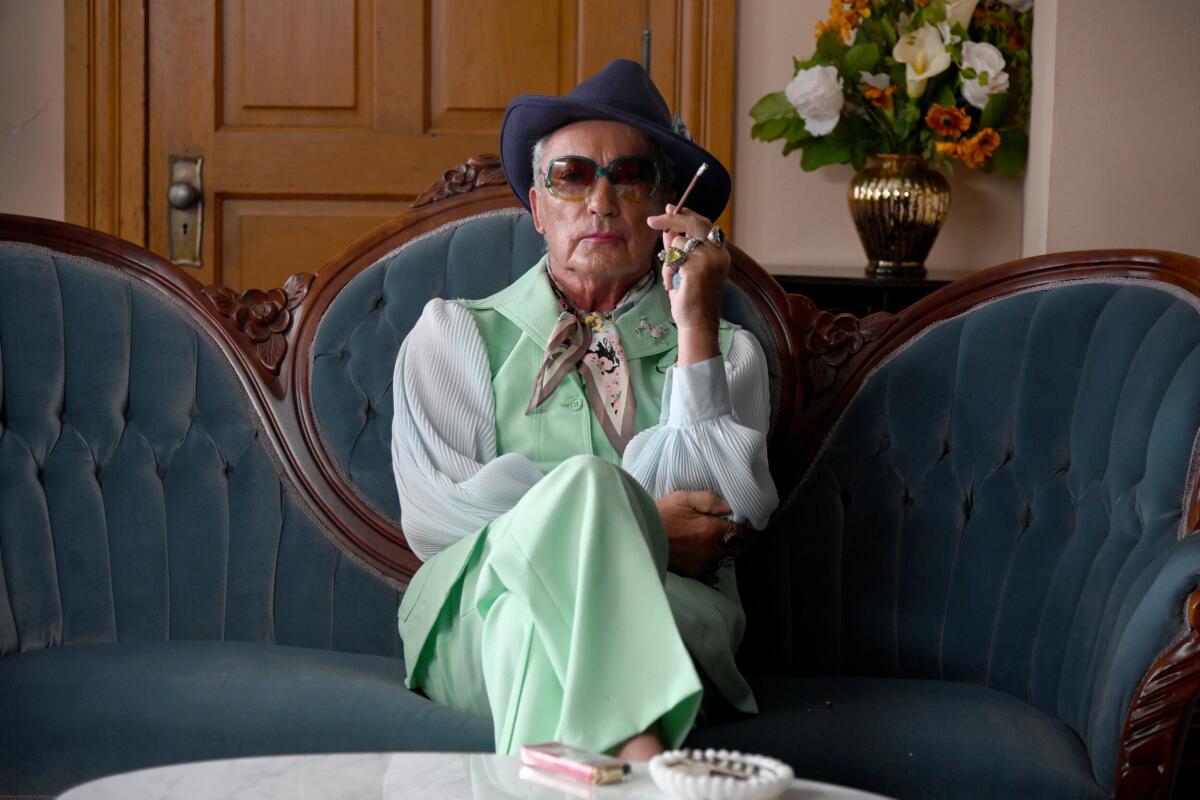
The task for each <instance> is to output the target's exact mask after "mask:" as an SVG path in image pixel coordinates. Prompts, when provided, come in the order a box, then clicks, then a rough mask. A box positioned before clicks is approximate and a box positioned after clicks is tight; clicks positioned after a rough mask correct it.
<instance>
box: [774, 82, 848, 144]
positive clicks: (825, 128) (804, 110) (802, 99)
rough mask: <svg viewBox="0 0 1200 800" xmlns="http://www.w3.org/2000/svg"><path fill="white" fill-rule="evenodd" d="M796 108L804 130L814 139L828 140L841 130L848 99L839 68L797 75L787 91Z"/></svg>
mask: <svg viewBox="0 0 1200 800" xmlns="http://www.w3.org/2000/svg"><path fill="white" fill-rule="evenodd" d="M783 93H784V94H785V95H787V99H788V102H789V103H791V104H792V105H793V106H795V107H796V111H797V112H798V113H799V114H800V118H801V119H803V120H804V127H805V128H807V129H808V132H809V133H811V134H812V135H813V136H824V135H825V134H827V133H829V132H830V131H832V130H833V129H834V128H836V127H837V124H838V119H839V118H840V117H841V114H842V105H843V104H844V103H845V102H846V98H845V97H844V96H843V95H842V79H841V78H839V77H838V71H837V67H808V68H807V69H802V70H800V71H799V72H797V73H796V77H794V78H792V81H791V83H789V84H788V85H787V88H785V89H784V90H783Z"/></svg>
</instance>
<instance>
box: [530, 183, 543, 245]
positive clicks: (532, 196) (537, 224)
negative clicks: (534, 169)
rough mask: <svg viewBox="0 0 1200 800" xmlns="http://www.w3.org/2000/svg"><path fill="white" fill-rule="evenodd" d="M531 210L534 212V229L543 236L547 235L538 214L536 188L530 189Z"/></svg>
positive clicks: (531, 187)
mask: <svg viewBox="0 0 1200 800" xmlns="http://www.w3.org/2000/svg"><path fill="white" fill-rule="evenodd" d="M529 210H530V211H531V212H533V228H534V230H536V231H537V232H538V233H540V234H542V235H543V236H545V235H546V231H545V229H544V228H543V227H542V220H541V217H540V215H539V214H538V192H537V187H536V186H530V187H529Z"/></svg>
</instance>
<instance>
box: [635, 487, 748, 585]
mask: <svg viewBox="0 0 1200 800" xmlns="http://www.w3.org/2000/svg"><path fill="white" fill-rule="evenodd" d="M656 505H657V506H658V513H659V516H661V517H662V521H663V527H665V528H666V529H667V545H668V547H669V548H670V553H669V555H668V557H667V569H669V570H670V571H671V572H674V573H676V574H678V575H683V576H686V577H688V578H702V577H704V576H706V575H710V574H711V573H712V572H713V571H714V570H716V568H717V563H718V562H719V561H720V560H721V559H723V558H726V557H728V556H736V555H737V554H738V552H739V551H740V550H741V543H740V541H739V540H740V539H741V535H742V533H743V529H742V526H740V525H735V524H734V523H732V522H730V521H729V520H727V519H725V518H724V516H722V515H724V514H729V513H732V511H733V509H731V508H730V507H729V503H727V502H725V501H724V500H722V499H721V497H720V496H718V495H716V494H713V493H712V492H686V491H678V492H672V493H671V494H669V495H667V496H666V497H662V498H660V499H659V500H658V502H657V503H656ZM731 531H732V533H733V536H732V540H731V541H730V542H729V543H728V544H723V543H722V539H724V538H727V537H728V534H730V532H731Z"/></svg>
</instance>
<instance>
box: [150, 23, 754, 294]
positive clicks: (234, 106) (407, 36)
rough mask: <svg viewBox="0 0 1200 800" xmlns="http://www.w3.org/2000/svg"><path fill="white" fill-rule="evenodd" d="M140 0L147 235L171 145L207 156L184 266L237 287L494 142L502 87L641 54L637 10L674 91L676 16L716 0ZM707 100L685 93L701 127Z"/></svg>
mask: <svg viewBox="0 0 1200 800" xmlns="http://www.w3.org/2000/svg"><path fill="white" fill-rule="evenodd" d="M724 1H725V2H726V3H727V4H728V5H730V7H732V0H724ZM147 2H148V7H147V16H148V20H147V28H146V30H147V32H148V33H147V36H148V45H147V50H148V53H149V70H148V75H149V92H148V109H149V113H148V116H149V119H148V126H147V128H148V134H147V139H148V142H147V184H148V200H147V207H148V217H149V223H150V224H149V246H150V247H151V249H153V250H155V251H157V252H160V253H162V254H164V255H167V254H168V243H167V211H168V207H167V202H166V193H167V186H168V184H169V182H170V177H169V171H168V164H169V158H170V156H172V155H177V156H203V158H204V166H203V170H202V179H203V197H204V213H203V216H204V223H203V242H202V245H201V266H200V267H198V268H196V276H197V277H198V278H199V279H200V280H201V281H202V282H204V283H224V284H226V285H228V286H230V287H231V288H234V289H245V288H250V287H257V288H268V287H272V286H279V285H282V283H283V281H284V279H285V278H286V277H287V276H288V275H290V274H292V273H294V272H300V271H315V270H316V269H317V268H318V267H320V265H321V264H322V263H323V262H324V261H325V260H326V259H327V258H329V257H330V256H332V255H333V254H335V253H336V252H338V251H339V250H341V249H342V248H344V247H345V246H346V245H348V244H349V243H350V242H351V241H353V240H354V239H355V238H357V237H358V236H359V235H361V234H362V233H365V232H366V231H368V230H370V229H371V228H373V227H375V226H376V225H377V224H379V223H381V222H383V221H385V220H386V219H388V218H389V217H391V216H393V215H395V214H397V213H399V212H400V211H401V210H402V209H404V208H405V207H406V206H407V204H408V203H409V202H411V200H412V199H413V198H415V197H416V196H417V195H418V194H419V193H420V192H421V191H423V190H424V189H425V188H426V187H427V186H428V185H429V184H430V183H431V182H432V181H434V180H435V179H436V178H437V177H438V176H439V175H440V174H441V173H442V172H443V171H444V170H446V169H449V168H450V167H452V166H454V165H455V164H457V163H459V162H460V161H462V159H463V158H465V157H466V156H469V155H473V154H476V153H495V152H497V151H498V149H499V141H498V138H499V126H500V122H501V119H502V117H503V114H504V108H505V106H506V104H507V103H508V101H509V99H510V98H512V96H513V95H515V94H519V93H522V92H536V93H542V94H560V93H563V92H566V91H568V90H569V89H570V88H571V87H572V86H574V85H575V84H576V83H577V82H578V81H579V80H581V79H582V78H585V77H587V76H588V75H590V74H592V73H593V72H595V70H597V69H599V68H600V67H601V66H603V65H604V64H605V63H607V62H608V61H609V60H610V59H612V58H615V57H618V56H621V57H626V58H633V59H638V60H640V59H641V56H642V30H643V28H644V27H645V25H646V24H647V20H649V24H650V25H651V26H652V27H653V29H654V31H655V35H654V41H653V53H652V70H651V71H652V73H653V74H654V76H655V80H656V82H657V83H658V85H659V87H660V89H662V91H663V93H664V95H666V97H667V99H668V102H669V103H670V104H671V105H672V107H673V108H676V107H679V102H678V97H679V88H678V84H679V81H678V80H677V79H676V76H677V75H678V74H679V69H680V67H679V64H678V62H679V61H680V60H681V58H682V57H683V56H684V55H686V53H687V52H690V51H689V50H687V48H685V47H681V46H680V45H681V42H680V40H679V35H680V34H679V31H680V30H682V29H683V28H682V26H681V24H679V21H680V20H682V19H684V18H685V17H686V18H688V19H691V18H693V17H695V16H696V14H695V8H696V6H697V3H699V5H700V6H703V7H707V6H708V5H712V4H713V3H717V4H720V2H721V0H707V2H705V1H704V0H607V2H603V1H602V0H525V1H524V2H522V3H520V4H515V3H510V2H501V1H500V0H192V2H187V3H180V2H176V0H147ZM693 27H694V26H693ZM700 27H701V30H700V34H701V35H706V34H705V33H704V31H705V29H703V26H700ZM725 33H726V34H727V35H728V36H730V37H732V35H733V34H732V27H731V26H730V30H728V31H726V32H725ZM693 35H695V34H693ZM683 44H687V45H688V47H691V48H692V49H695V48H696V47H699V46H701V44H703V42H701V43H700V44H697V43H695V42H692V43H690V44H689V43H688V42H686V41H685V42H683ZM693 60H694V59H693ZM699 79H700V76H697V80H696V81H693V83H692V85H696V84H697V83H698V81H699ZM722 80H725V81H727V82H728V83H729V85H730V93H732V88H731V87H732V76H730V75H725V76H722ZM702 105H703V104H702V102H700V103H697V102H696V101H694V100H693V101H691V105H690V107H689V105H688V104H686V103H685V105H684V106H683V108H682V110H683V113H684V117H685V120H687V121H688V122H689V123H690V124H691V126H692V130H693V133H696V134H697V138H698V139H700V140H701V141H703V135H702V134H703V131H700V130H697V123H698V122H702V121H703V120H701V119H700V118H699V115H700V114H701V113H702V110H703V109H702ZM689 115H691V116H689ZM692 116H694V117H696V119H692V118H691V117H692ZM730 127H731V125H730ZM719 155H721V156H722V157H724V158H728V154H726V153H719Z"/></svg>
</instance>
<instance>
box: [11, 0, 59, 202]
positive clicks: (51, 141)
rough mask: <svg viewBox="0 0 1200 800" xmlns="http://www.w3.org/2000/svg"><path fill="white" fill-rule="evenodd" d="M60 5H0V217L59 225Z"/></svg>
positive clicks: (31, 0)
mask: <svg viewBox="0 0 1200 800" xmlns="http://www.w3.org/2000/svg"><path fill="white" fill-rule="evenodd" d="M63 25H64V19H63V3H62V2H61V0H0V212H8V213H15V214H29V215H32V216H37V217H50V218H52V219H59V220H61V219H63V216H64V199H63V198H64V186H63V181H64V179H65V178H64V175H65V166H64V160H65V156H64V151H65V144H64V140H65V121H64V106H63V102H64V99H63V98H64V89H63V74H64V66H63V37H64V33H63Z"/></svg>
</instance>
